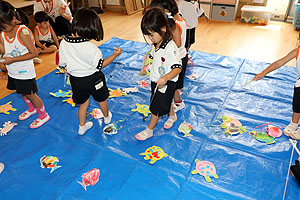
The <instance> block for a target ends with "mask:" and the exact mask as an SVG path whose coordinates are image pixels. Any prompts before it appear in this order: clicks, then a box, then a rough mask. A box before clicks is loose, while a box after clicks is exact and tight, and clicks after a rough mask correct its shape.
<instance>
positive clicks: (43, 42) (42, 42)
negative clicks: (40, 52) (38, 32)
mask: <svg viewBox="0 0 300 200" xmlns="http://www.w3.org/2000/svg"><path fill="white" fill-rule="evenodd" d="M39 42H40V43H41V44H45V45H46V47H47V48H48V47H50V46H51V45H55V44H54V43H52V42H48V41H44V40H40V41H39ZM35 46H36V47H39V46H38V45H35Z"/></svg>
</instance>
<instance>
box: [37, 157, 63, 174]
mask: <svg viewBox="0 0 300 200" xmlns="http://www.w3.org/2000/svg"><path fill="white" fill-rule="evenodd" d="M58 162H59V160H58V158H57V157H54V156H43V157H41V159H40V163H41V168H51V171H50V173H52V172H53V171H54V170H56V169H58V168H60V167H61V166H57V163H58Z"/></svg>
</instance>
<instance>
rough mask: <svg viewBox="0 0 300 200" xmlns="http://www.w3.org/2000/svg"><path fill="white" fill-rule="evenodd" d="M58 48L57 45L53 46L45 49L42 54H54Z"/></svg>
mask: <svg viewBox="0 0 300 200" xmlns="http://www.w3.org/2000/svg"><path fill="white" fill-rule="evenodd" d="M56 49H57V47H56V46H55V45H51V46H50V47H48V48H46V49H43V50H42V51H41V53H52V52H54V51H56Z"/></svg>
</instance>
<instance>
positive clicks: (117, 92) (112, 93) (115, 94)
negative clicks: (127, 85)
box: [108, 88, 127, 98]
mask: <svg viewBox="0 0 300 200" xmlns="http://www.w3.org/2000/svg"><path fill="white" fill-rule="evenodd" d="M108 90H109V91H110V92H109V97H108V98H112V97H120V96H122V95H123V96H126V95H127V93H126V92H123V91H122V90H121V89H120V88H118V89H116V90H112V89H110V88H108Z"/></svg>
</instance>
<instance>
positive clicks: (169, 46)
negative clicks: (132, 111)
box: [149, 40, 182, 82]
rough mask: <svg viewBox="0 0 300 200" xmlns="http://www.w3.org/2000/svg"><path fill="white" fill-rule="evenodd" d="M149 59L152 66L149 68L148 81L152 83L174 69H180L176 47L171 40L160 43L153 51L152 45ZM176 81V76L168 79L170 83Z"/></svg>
mask: <svg viewBox="0 0 300 200" xmlns="http://www.w3.org/2000/svg"><path fill="white" fill-rule="evenodd" d="M149 57H150V58H151V57H152V59H153V60H152V65H151V66H150V80H151V81H153V82H155V81H158V80H159V79H160V78H161V77H163V76H164V75H166V74H167V73H169V72H171V71H172V70H173V69H174V68H182V64H181V59H180V57H179V52H178V47H177V46H176V44H175V42H174V41H173V40H168V41H166V42H164V43H162V44H161V45H160V47H159V48H158V49H155V46H154V45H152V51H151V53H150V54H149ZM177 80H178V75H177V76H176V77H174V78H173V79H170V81H174V82H176V81H177Z"/></svg>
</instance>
